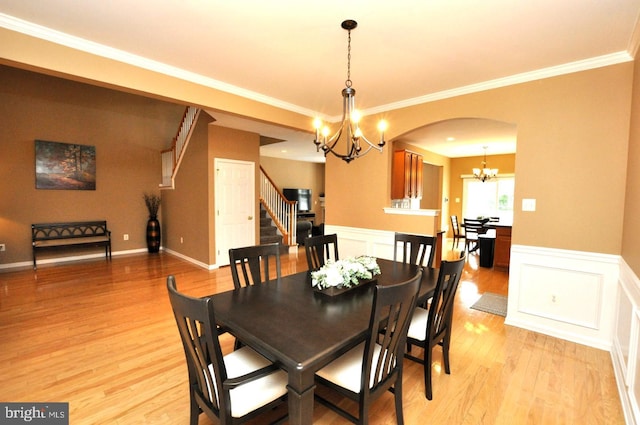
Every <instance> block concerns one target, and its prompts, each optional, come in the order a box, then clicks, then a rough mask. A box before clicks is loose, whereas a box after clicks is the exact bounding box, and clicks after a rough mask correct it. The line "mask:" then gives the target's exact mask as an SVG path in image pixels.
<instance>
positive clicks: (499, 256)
mask: <svg viewBox="0 0 640 425" xmlns="http://www.w3.org/2000/svg"><path fill="white" fill-rule="evenodd" d="M510 260H511V226H496V244H495V247H494V252H493V265H494V267H504V268H508V267H509V261H510Z"/></svg>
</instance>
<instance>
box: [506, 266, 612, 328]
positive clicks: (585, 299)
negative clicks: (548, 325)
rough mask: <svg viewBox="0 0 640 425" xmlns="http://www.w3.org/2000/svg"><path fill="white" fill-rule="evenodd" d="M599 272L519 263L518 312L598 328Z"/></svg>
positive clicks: (600, 280) (600, 281)
mask: <svg viewBox="0 0 640 425" xmlns="http://www.w3.org/2000/svg"><path fill="white" fill-rule="evenodd" d="M602 287H603V279H602V275H600V274H595V273H584V272H581V271H577V270H566V269H558V268H551V267H545V266H538V265H532V264H523V265H522V268H521V276H520V292H519V294H520V295H519V297H518V311H520V312H522V313H527V314H532V315H536V316H540V317H546V318H548V319H551V320H557V321H560V322H565V323H569V324H573V325H577V326H584V327H588V328H591V329H598V327H599V326H600V308H599V306H600V305H601V304H602V290H603V288H602Z"/></svg>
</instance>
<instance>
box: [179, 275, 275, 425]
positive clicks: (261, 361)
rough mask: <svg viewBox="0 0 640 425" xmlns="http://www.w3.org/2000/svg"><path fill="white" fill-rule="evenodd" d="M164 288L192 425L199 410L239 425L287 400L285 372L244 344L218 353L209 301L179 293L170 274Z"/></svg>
mask: <svg viewBox="0 0 640 425" xmlns="http://www.w3.org/2000/svg"><path fill="white" fill-rule="evenodd" d="M167 289H168V292H169V300H170V302H171V308H172V309H173V313H174V317H175V320H176V324H177V326H178V331H179V333H180V338H181V340H182V346H183V349H184V353H185V357H186V360H187V368H188V371H189V389H190V405H191V413H190V423H191V425H197V424H198V418H199V416H200V414H201V413H203V412H204V413H205V414H206V415H207V416H208V417H210V418H211V419H212V420H215V419H214V418H217V419H218V421H219V423H220V424H221V425H228V424H240V423H243V422H246V421H247V420H249V419H251V418H254V417H255V416H258V415H260V414H262V413H265V412H267V411H269V410H272V409H273V408H274V407H276V406H278V405H279V404H281V403H283V402H284V401H285V400H286V395H287V388H286V386H287V380H288V379H287V374H286V373H285V372H284V371H282V370H280V369H279V368H278V367H277V366H276V365H275V364H273V363H272V362H270V361H269V360H267V359H266V358H264V357H263V356H261V355H260V354H258V353H257V352H256V351H254V350H253V349H251V348H250V347H248V346H244V347H242V348H240V349H238V350H236V351H233V352H231V353H229V354H226V355H224V356H223V355H222V350H221V347H220V341H219V339H218V331H217V328H216V322H215V316H214V311H213V303H212V301H211V299H210V298H209V297H205V298H193V297H190V296H187V295H184V294H181V293H179V292H178V291H177V289H176V283H175V278H174V276H169V277H168V278H167ZM282 419H283V418H279V419H278V420H277V421H276V422H279V421H281V420H282Z"/></svg>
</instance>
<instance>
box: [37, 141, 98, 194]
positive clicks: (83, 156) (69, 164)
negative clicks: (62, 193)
mask: <svg viewBox="0 0 640 425" xmlns="http://www.w3.org/2000/svg"><path fill="white" fill-rule="evenodd" d="M36 189H62V190H96V148H95V146H86V145H75V144H70V143H60V142H47V141H44V140H36Z"/></svg>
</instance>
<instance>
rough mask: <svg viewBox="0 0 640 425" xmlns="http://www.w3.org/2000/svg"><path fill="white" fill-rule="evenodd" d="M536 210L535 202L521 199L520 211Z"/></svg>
mask: <svg viewBox="0 0 640 425" xmlns="http://www.w3.org/2000/svg"><path fill="white" fill-rule="evenodd" d="M535 210H536V200H535V199H523V200H522V211H535Z"/></svg>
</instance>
